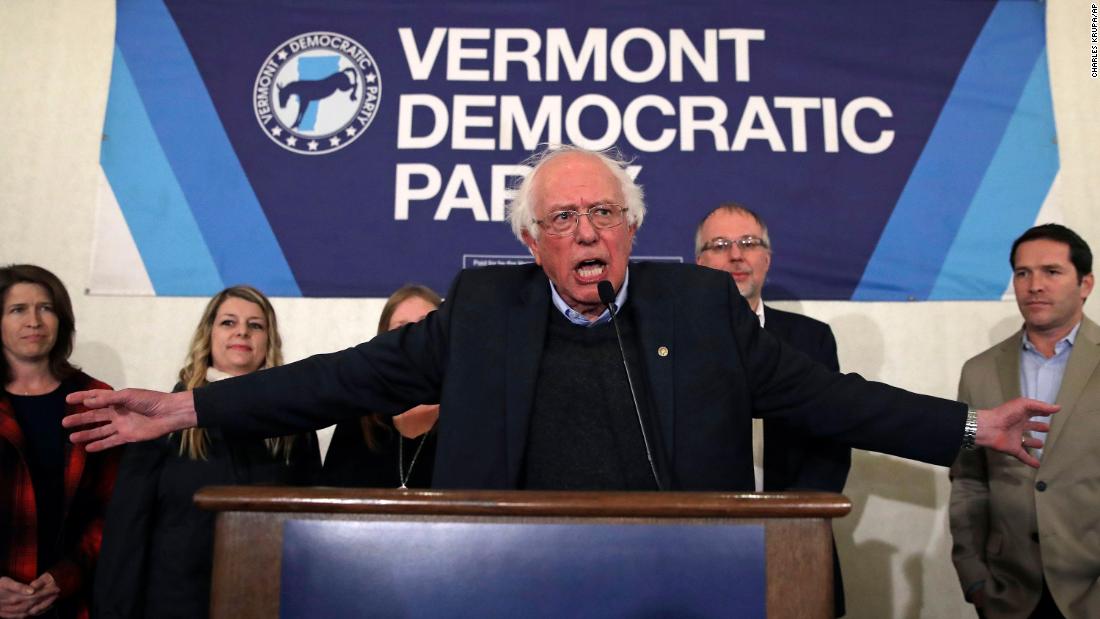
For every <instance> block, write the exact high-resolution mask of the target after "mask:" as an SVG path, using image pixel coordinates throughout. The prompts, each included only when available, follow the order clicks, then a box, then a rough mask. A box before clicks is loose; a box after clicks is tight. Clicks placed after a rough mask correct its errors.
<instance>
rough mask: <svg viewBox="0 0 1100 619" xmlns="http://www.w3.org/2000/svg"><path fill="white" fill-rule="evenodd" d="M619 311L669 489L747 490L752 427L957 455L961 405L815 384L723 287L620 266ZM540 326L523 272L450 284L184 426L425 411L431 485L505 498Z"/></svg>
mask: <svg viewBox="0 0 1100 619" xmlns="http://www.w3.org/2000/svg"><path fill="white" fill-rule="evenodd" d="M626 304H627V305H633V308H632V311H633V316H634V320H635V325H636V328H637V331H638V342H637V343H638V349H639V350H640V351H641V356H642V359H643V366H644V368H643V369H644V375H645V377H646V380H647V382H648V385H647V386H648V392H649V394H650V397H651V400H652V403H653V406H654V409H655V412H656V414H655V415H654V418H655V419H656V420H657V423H656V424H655V425H656V427H657V431H658V433H659V435H660V444H661V445H662V446H663V448H664V450H665V453H664V456H665V458H664V459H665V461H666V462H667V463H668V466H669V469H670V471H669V474H670V478H671V482H672V483H671V484H670V486H671V487H672V488H676V489H682V490H751V489H752V488H753V473H752V439H751V418H752V416H754V415H757V416H761V417H764V418H765V419H776V418H782V419H787V420H789V422H790V423H791V424H793V425H794V427H797V428H798V429H800V430H802V431H804V432H806V433H807V434H811V435H814V436H819V437H822V438H826V439H835V440H838V441H843V442H845V443H847V444H849V445H851V446H854V447H859V448H861V449H870V450H875V451H882V452H885V453H890V454H894V455H897V456H901V457H906V458H914V459H918V460H923V461H925V462H930V463H934V464H940V465H944V466H946V465H948V464H950V463H951V462H952V461H953V460H954V458H955V455H956V454H957V453H958V450H959V446H960V444H961V442H962V432H963V424H964V421H965V417H966V406H965V405H963V404H960V403H957V402H952V401H948V400H942V399H939V398H933V397H929V396H923V395H918V394H913V393H909V392H907V391H903V390H901V389H897V388H894V387H890V386H888V385H883V384H879V383H873V382H868V381H866V380H864V379H863V378H861V377H859V376H857V375H854V374H852V375H841V374H836V373H834V372H830V371H829V370H828V369H826V368H825V367H824V366H821V365H819V364H816V363H814V362H813V361H811V360H810V358H809V357H807V356H805V355H804V354H802V353H800V352H797V351H795V350H794V349H792V348H790V347H788V346H786V345H784V344H782V343H780V342H779V341H778V340H776V339H775V338H774V337H772V336H771V335H769V334H767V333H766V332H765V331H764V330H762V329H761V328H760V326H759V323H758V322H757V319H756V316H755V315H754V314H753V313H752V312H751V311H750V310H749V307H748V304H746V303H745V301H744V299H743V298H742V297H741V295H740V293H738V292H737V288H736V287H734V285H733V281H732V280H731V279H730V277H729V275H728V274H726V273H723V272H720V271H715V270H712V269H706V268H703V267H697V266H694V265H678V264H658V263H638V264H633V265H631V267H630V292H629V298H628V300H627V301H626ZM550 311H555V310H552V306H551V303H550V285H549V283H548V280H547V278H546V276H545V274H544V273H543V272H542V269H540V268H539V267H537V266H535V265H526V266H516V267H511V266H510V267H487V268H483V269H476V270H468V271H463V272H462V273H460V274H459V276H458V277H457V278H456V279H455V282H454V284H453V285H452V287H451V289H450V292H449V293H448V295H447V301H446V302H445V303H444V304H443V305H442V306H441V307H440V309H439V310H437V311H435V312H432V313H430V314H429V315H428V317H427V318H426V319H424V320H423V321H421V322H418V323H415V324H411V325H407V326H405V327H402V328H400V329H397V330H395V331H390V332H388V333H383V334H380V335H378V336H377V337H375V338H374V339H373V340H371V341H370V342H367V343H365V344H360V345H359V346H356V347H355V348H351V349H348V350H345V351H342V352H337V353H333V354H328V355H317V356H314V357H310V358H309V359H305V360H302V361H299V362H297V363H292V364H289V365H285V366H282V367H278V368H272V369H270V370H266V371H264V372H257V373H254V374H249V375H246V376H242V377H240V378H234V379H228V380H223V381H219V382H217V383H213V384H211V385H209V386H207V387H203V388H201V389H197V390H196V391H195V408H196V411H197V413H198V421H199V424H200V425H203V426H221V427H224V428H228V429H231V430H232V431H233V432H235V433H240V432H244V433H253V434H261V435H278V434H286V433H290V432H295V431H300V430H305V429H309V428H317V427H323V426H326V425H330V424H332V423H335V422H337V421H341V420H343V419H350V418H352V417H357V416H361V415H363V414H366V413H367V412H370V411H375V412H382V413H385V414H391V415H393V414H397V413H400V412H401V411H404V410H406V409H408V408H409V407H410V406H413V405H415V404H418V403H420V402H439V403H440V406H441V409H442V410H443V411H446V412H445V413H444V414H442V415H441V416H440V419H439V430H438V431H439V443H438V449H437V452H436V462H435V472H434V476H433V484H432V485H433V486H434V487H436V488H487V489H505V488H517V487H518V486H519V484H520V479H521V472H522V469H523V463H524V448H525V446H526V439H527V426H528V420H529V417H530V415H531V410H532V404H533V400H534V397H535V383H536V378H537V371H538V365H539V359H540V357H541V355H542V347H543V343H544V340H545V338H546V329H547V320H548V317H549V312H550ZM578 368H583V361H582V360H578Z"/></svg>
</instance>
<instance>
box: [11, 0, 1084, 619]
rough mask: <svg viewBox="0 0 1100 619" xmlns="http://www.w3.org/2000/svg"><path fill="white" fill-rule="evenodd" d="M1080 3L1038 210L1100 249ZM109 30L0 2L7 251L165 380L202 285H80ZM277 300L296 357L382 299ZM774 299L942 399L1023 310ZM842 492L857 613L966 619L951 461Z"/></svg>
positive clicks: (1064, 24)
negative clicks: (184, 293)
mask: <svg viewBox="0 0 1100 619" xmlns="http://www.w3.org/2000/svg"><path fill="white" fill-rule="evenodd" d="M1089 4H1090V2H1089V1H1088V0H1051V1H1050V2H1049V3H1048V5H1047V7H1048V8H1047V12H1048V26H1047V27H1048V45H1049V55H1050V64H1051V81H1052V89H1053V91H1054V105H1055V114H1056V121H1057V124H1058V136H1059V142H1060V150H1061V157H1062V160H1061V171H1060V173H1059V178H1058V181H1057V183H1056V187H1055V190H1054V192H1053V193H1052V196H1051V198H1050V200H1049V204H1048V210H1047V211H1046V212H1049V213H1054V214H1057V213H1061V215H1062V218H1063V220H1064V222H1065V223H1066V224H1067V225H1069V226H1071V227H1073V228H1075V229H1076V230H1078V231H1079V232H1080V233H1081V234H1082V235H1083V236H1084V237H1085V238H1086V239H1089V240H1090V241H1091V242H1092V244H1093V245H1094V246H1096V247H1100V217H1097V208H1098V207H1100V176H1098V175H1097V174H1096V172H1095V170H1097V169H1100V166H1098V164H1097V161H1100V157H1098V155H1100V122H1098V121H1097V116H1096V114H1097V112H1096V110H1097V109H1100V80H1095V79H1091V78H1090V77H1089V61H1090V58H1089V50H1088V46H1089V32H1088V27H1089V24H1088V17H1089V15H1088V11H1089ZM113 31H114V4H113V2H110V1H109V0H0V231H2V232H0V234H2V236H0V264H6V263H10V262H32V263H37V264H41V265H43V266H46V267H47V268H49V269H51V270H53V271H54V272H55V273H57V274H58V275H59V276H60V277H61V278H62V279H63V280H64V281H65V282H66V283H67V285H68V286H69V289H70V291H71V292H72V293H73V296H74V299H73V301H74V304H75V309H76V315H77V317H78V339H77V346H76V350H75V352H74V355H73V356H74V359H75V361H76V362H77V363H78V364H80V365H82V366H83V367H85V368H86V369H88V370H89V371H90V373H92V374H93V375H95V376H97V377H98V378H101V379H103V380H106V381H107V382H109V383H111V384H114V385H116V386H130V387H150V388H158V389H165V388H168V387H170V386H171V385H172V383H173V382H174V374H175V372H176V371H177V370H178V369H179V367H180V364H181V362H182V358H183V353H184V348H185V341H186V338H187V337H188V336H189V334H190V332H191V329H192V328H193V327H194V322H195V321H196V320H197V318H198V315H199V313H200V311H201V308H202V305H203V303H204V300H202V299H183V298H164V297H157V298H123V297H117V298H116V297H102V296H97V297H90V296H87V295H85V294H84V293H83V291H84V289H85V288H86V286H87V281H88V267H89V264H90V262H91V250H92V234H91V229H92V223H93V217H94V209H95V189H96V179H97V176H98V174H99V167H98V156H99V139H100V130H101V128H102V123H103V113H104V107H105V105H106V98H107V80H108V75H109V71H110V58H111V48H112V37H113ZM655 207H656V208H659V207H660V205H655ZM776 259H777V260H782V256H781V255H780V256H777V257H776ZM1006 278H1007V269H1006ZM1006 281H1007V279H1006ZM275 305H276V309H277V311H278V313H279V319H280V322H281V323H282V331H283V335H284V340H285V349H286V353H287V357H288V359H289V360H294V359H299V358H302V357H304V356H308V355H310V354H313V353H317V352H326V351H331V350H336V349H340V348H344V347H346V346H349V345H351V344H354V343H357V342H359V341H361V340H362V339H364V338H367V337H369V336H370V335H372V334H373V330H374V325H375V323H376V322H377V320H378V313H379V312H380V311H381V301H379V300H375V299H371V300H317V299H277V300H275ZM777 305H779V306H781V307H785V308H791V309H795V310H798V311H802V312H804V313H806V314H809V315H811V316H814V317H817V318H820V319H822V320H825V321H827V322H829V323H830V324H831V325H832V326H833V329H834V331H835V332H836V335H837V339H838V341H839V344H840V362H841V365H842V367H843V368H845V369H846V370H848V371H856V372H859V373H860V374H862V375H864V376H866V377H868V378H871V379H874V380H881V381H885V382H888V383H892V384H895V385H899V386H902V387H905V388H907V389H911V390H914V391H921V392H925V393H930V394H934V395H940V396H949V397H950V396H952V395H953V394H954V392H955V387H956V382H957V380H958V372H959V369H960V368H961V366H962V363H963V361H965V360H966V359H967V358H968V357H970V356H972V355H974V354H976V353H977V352H979V351H981V350H982V349H984V348H986V347H988V346H989V345H991V344H992V343H994V342H996V341H998V340H1000V339H1001V338H1003V337H1006V336H1007V335H1008V334H1009V333H1011V332H1012V331H1013V330H1014V329H1015V328H1017V327H1018V323H1019V320H1018V315H1017V313H1016V309H1015V306H1014V305H1013V304H1012V303H1011V302H980V303H979V302H972V303H967V302H952V303H913V304H906V303H841V302H805V303H783V304H777ZM1094 305H1095V303H1094ZM1089 313H1090V315H1091V316H1093V317H1094V318H1096V317H1097V316H1098V315H1100V314H1098V313H1097V311H1096V308H1095V307H1090V308H1089ZM847 494H848V495H849V496H850V497H851V498H852V500H853V503H854V509H853V512H852V515H850V516H849V517H847V518H845V519H843V520H841V521H839V522H838V523H837V525H836V530H837V533H838V538H839V543H840V545H841V556H842V563H843V568H844V573H845V576H846V584H847V591H848V606H849V608H850V609H851V612H850V613H849V616H850V617H853V618H857V619H858V618H874V619H879V618H882V617H967V616H972V613H970V611H969V610H968V607H967V606H966V605H965V604H964V603H963V602H962V600H961V595H960V594H959V591H958V585H957V584H956V582H955V575H954V570H953V569H952V567H951V563H950V560H949V558H948V555H949V549H950V535H949V533H948V531H947V524H946V514H945V504H946V501H947V496H948V482H947V475H946V473H945V471H944V470H942V469H937V468H936V467H930V466H925V465H919V464H913V463H909V462H906V461H902V460H898V459H896V458H892V457H888V456H881V455H877V454H870V453H865V452H858V453H857V454H856V455H855V458H854V463H853V467H852V475H851V477H850V479H849V482H848V487H847Z"/></svg>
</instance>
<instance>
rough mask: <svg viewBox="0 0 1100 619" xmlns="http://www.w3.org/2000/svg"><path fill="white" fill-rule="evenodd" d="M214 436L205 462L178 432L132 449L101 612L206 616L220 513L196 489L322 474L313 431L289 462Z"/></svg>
mask: <svg viewBox="0 0 1100 619" xmlns="http://www.w3.org/2000/svg"><path fill="white" fill-rule="evenodd" d="M261 373H262V372H261ZM209 439H210V444H209V453H208V454H207V459H206V460H192V459H191V458H188V457H187V456H181V455H180V453H179V446H180V443H179V437H178V435H172V436H169V437H165V438H162V439H157V440H153V441H146V442H143V443H134V444H132V445H127V446H126V447H125V450H124V451H123V455H122V465H121V467H120V468H119V475H118V481H117V483H116V484H115V492H114V496H112V497H111V503H110V505H109V507H108V509H107V526H106V529H105V531H104V536H103V549H102V551H101V553H100V558H99V565H98V568H97V570H96V577H95V613H94V616H95V617H111V618H137V617H149V618H153V617H157V618H160V617H164V618H171V617H179V618H181V619H182V618H194V617H206V616H207V615H208V613H209V609H210V579H211V570H212V568H213V559H214V514H213V513H212V512H207V511H203V510H200V509H199V508H198V507H197V506H196V505H195V502H194V499H193V497H194V495H195V492H197V491H198V490H199V489H200V488H202V487H204V486H216V485H248V484H262V485H302V486H305V485H310V484H312V483H314V479H315V477H316V476H317V474H318V473H319V472H320V468H321V457H320V451H319V450H318V447H317V439H316V434H314V433H312V432H310V433H307V434H304V435H301V436H299V437H298V439H297V440H296V441H295V443H294V447H293V448H292V449H291V455H290V462H289V463H287V462H285V461H284V460H283V459H282V458H276V457H273V456H272V455H271V453H270V452H269V451H268V449H267V446H266V445H264V442H263V440H261V439H258V438H240V437H227V436H225V435H224V434H223V433H222V432H220V431H219V430H217V429H212V430H210V432H209Z"/></svg>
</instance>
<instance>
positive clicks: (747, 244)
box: [703, 234, 768, 254]
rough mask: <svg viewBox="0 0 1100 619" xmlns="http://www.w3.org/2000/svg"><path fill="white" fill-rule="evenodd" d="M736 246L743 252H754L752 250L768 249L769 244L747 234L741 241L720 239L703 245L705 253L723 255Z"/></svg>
mask: <svg viewBox="0 0 1100 619" xmlns="http://www.w3.org/2000/svg"><path fill="white" fill-rule="evenodd" d="M734 245H736V246H737V248H738V249H740V250H741V251H752V250H754V249H757V248H764V249H767V248H768V242H767V241H765V240H764V239H762V238H760V237H758V236H753V235H751V234H746V235H745V236H743V237H741V238H739V239H733V240H730V239H727V238H723V237H718V238H716V239H711V240H710V241H708V242H707V244H706V245H703V251H709V252H711V253H715V254H721V253H724V252H727V251H729V249H730V248H731V247H733V246H734Z"/></svg>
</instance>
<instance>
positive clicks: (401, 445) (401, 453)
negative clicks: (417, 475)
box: [397, 432, 428, 490]
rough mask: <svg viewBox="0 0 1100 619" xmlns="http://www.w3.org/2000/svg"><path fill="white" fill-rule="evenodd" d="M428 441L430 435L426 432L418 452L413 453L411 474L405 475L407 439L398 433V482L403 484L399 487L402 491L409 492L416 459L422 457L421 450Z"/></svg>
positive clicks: (418, 446) (410, 464) (417, 449)
mask: <svg viewBox="0 0 1100 619" xmlns="http://www.w3.org/2000/svg"><path fill="white" fill-rule="evenodd" d="M427 440H428V433H427V432H425V433H424V436H422V437H420V444H419V445H417V446H416V451H414V452H413V457H412V460H411V461H410V462H409V472H408V473H407V474H406V473H405V437H404V436H402V435H401V433H400V432H398V433H397V480H398V481H400V482H401V485H400V486H398V488H399V489H401V490H408V489H409V486H408V483H409V478H410V477H412V474H413V467H414V466H416V459H417V457H419V456H420V450H421V449H424V443H425V442H426V441H427Z"/></svg>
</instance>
